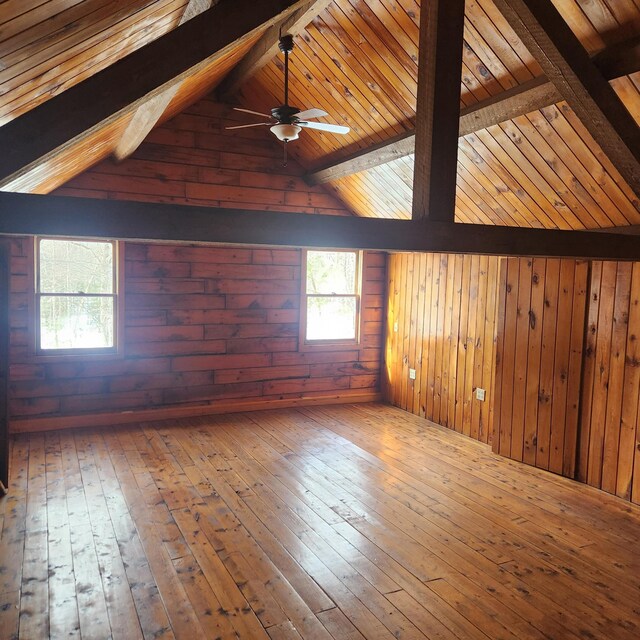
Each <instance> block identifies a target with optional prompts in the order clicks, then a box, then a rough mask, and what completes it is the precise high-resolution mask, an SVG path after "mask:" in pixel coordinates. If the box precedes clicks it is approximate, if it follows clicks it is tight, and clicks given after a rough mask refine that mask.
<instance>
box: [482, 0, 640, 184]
mask: <svg viewBox="0 0 640 640" xmlns="http://www.w3.org/2000/svg"><path fill="white" fill-rule="evenodd" d="M494 2H495V4H496V7H497V8H498V9H499V10H500V11H501V12H502V14H503V15H504V17H505V18H506V20H507V22H508V23H509V24H510V26H511V28H512V29H513V30H514V31H515V33H516V35H517V36H518V37H519V38H520V39H521V40H522V42H523V44H524V45H525V46H526V47H527V49H528V50H529V52H530V53H531V55H532V56H533V57H534V58H535V59H536V61H537V62H538V64H539V65H540V66H541V67H542V70H543V71H544V73H545V75H546V76H547V78H548V79H549V80H550V81H551V82H552V83H553V84H554V85H555V87H556V89H558V92H559V93H560V95H561V96H562V98H563V99H564V100H566V101H567V103H568V104H569V106H570V107H571V109H572V110H573V111H574V112H575V114H576V115H577V116H578V118H580V120H581V121H582V123H583V124H584V126H585V128H586V129H587V130H588V131H589V133H590V134H591V136H592V137H593V139H594V140H595V141H596V142H597V143H598V145H600V147H601V148H602V150H603V151H604V153H605V154H606V155H607V156H608V157H609V159H610V160H611V162H612V164H613V165H614V166H615V168H616V169H617V170H618V172H619V173H620V175H621V176H622V177H623V178H624V180H625V181H626V182H627V184H628V185H629V186H630V187H631V188H632V189H633V190H634V191H635V192H636V194H638V195H640V128H639V127H638V125H637V124H636V122H635V120H634V119H633V117H632V116H631V114H630V113H629V112H628V111H627V109H626V108H625V106H624V104H623V103H622V101H621V100H620V98H618V96H617V94H616V92H615V91H614V90H613V89H612V88H611V85H610V84H609V83H608V82H607V81H606V79H605V78H604V77H603V75H602V73H601V72H600V70H599V69H598V68H597V67H596V66H595V64H594V63H593V62H592V61H591V59H590V58H589V55H588V53H587V51H586V50H585V49H584V47H583V46H582V44H581V43H580V41H579V40H578V38H577V37H576V36H575V35H574V34H573V31H572V30H571V29H570V27H569V26H568V25H567V23H566V22H565V21H564V19H563V18H562V16H561V15H560V14H559V13H558V10H557V9H556V8H555V6H554V5H553V3H552V2H551V0H537V2H529V1H526V0H494Z"/></svg>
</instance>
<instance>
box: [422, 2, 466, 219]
mask: <svg viewBox="0 0 640 640" xmlns="http://www.w3.org/2000/svg"><path fill="white" fill-rule="evenodd" d="M425 9H426V11H425ZM463 34H464V0H429V2H428V3H427V4H426V7H425V5H424V4H423V5H422V10H421V11H420V50H419V54H418V86H417V89H416V91H417V106H416V132H415V133H416V138H415V147H416V151H415V165H414V171H413V207H412V213H411V217H412V219H413V220H420V219H423V218H429V219H430V220H442V221H446V222H453V220H454V215H455V208H456V173H457V159H458V127H459V121H460V75H461V69H462V46H463V42H464V38H463Z"/></svg>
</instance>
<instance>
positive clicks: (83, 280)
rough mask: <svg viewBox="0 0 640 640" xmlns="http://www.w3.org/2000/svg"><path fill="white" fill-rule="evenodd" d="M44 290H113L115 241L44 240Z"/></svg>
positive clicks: (42, 250)
mask: <svg viewBox="0 0 640 640" xmlns="http://www.w3.org/2000/svg"><path fill="white" fill-rule="evenodd" d="M40 291H41V292H42V293H113V245H112V244H111V243H110V242H88V241H79V240H45V239H43V240H40Z"/></svg>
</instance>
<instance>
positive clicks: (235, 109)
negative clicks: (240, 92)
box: [233, 107, 271, 118]
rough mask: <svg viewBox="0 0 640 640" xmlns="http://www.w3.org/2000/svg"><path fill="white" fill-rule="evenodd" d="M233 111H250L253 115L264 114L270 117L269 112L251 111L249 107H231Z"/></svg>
mask: <svg viewBox="0 0 640 640" xmlns="http://www.w3.org/2000/svg"><path fill="white" fill-rule="evenodd" d="M233 110H234V111H242V113H252V114H253V115H254V116H264V117H265V118H270V117H271V114H270V113H260V112H259V111H251V109H241V108H240V107H233Z"/></svg>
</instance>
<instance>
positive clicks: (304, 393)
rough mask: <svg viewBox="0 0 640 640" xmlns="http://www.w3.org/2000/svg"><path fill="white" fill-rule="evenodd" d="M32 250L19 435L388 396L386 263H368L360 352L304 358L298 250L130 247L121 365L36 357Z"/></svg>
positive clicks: (13, 383) (14, 400) (19, 242)
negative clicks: (99, 422) (103, 422)
mask: <svg viewBox="0 0 640 640" xmlns="http://www.w3.org/2000/svg"><path fill="white" fill-rule="evenodd" d="M31 242H32V239H30V238H24V239H14V240H13V241H12V256H11V268H12V275H11V320H10V333H11V337H10V339H11V345H10V415H11V424H12V428H13V429H14V430H18V429H25V428H26V429H32V428H48V427H59V426H65V425H67V424H71V425H73V424H96V421H95V419H94V418H87V416H94V417H95V416H96V415H98V416H100V415H103V416H107V418H108V420H109V421H113V420H114V419H115V416H116V414H119V412H123V411H126V412H131V411H133V412H136V411H155V412H156V413H155V414H152V415H149V416H147V417H157V418H161V417H170V416H172V415H181V414H182V415H189V412H190V410H192V409H194V408H195V409H196V411H195V412H196V413H197V412H198V411H199V409H198V408H202V409H203V410H202V411H199V412H200V413H205V412H206V411H208V410H211V409H216V408H218V407H223V408H226V410H233V409H234V407H237V406H240V407H245V408H258V407H260V406H263V407H265V408H267V407H269V406H270V403H271V405H273V401H285V402H289V403H290V404H295V402H296V401H300V399H301V398H305V399H314V398H315V399H318V400H319V399H324V400H325V401H333V400H337V399H343V398H344V399H351V400H354V401H355V400H358V399H373V398H374V397H375V396H376V394H377V392H378V391H379V388H380V364H381V355H382V351H381V348H382V338H383V328H382V327H383V313H384V312H383V308H384V302H385V300H384V296H383V291H384V287H385V279H386V272H385V256H384V254H381V253H375V252H367V253H366V254H365V258H364V277H363V278H364V282H363V299H362V314H363V330H362V336H361V341H360V345H359V346H358V347H354V348H352V349H348V350H335V349H331V348H329V347H327V348H325V349H320V350H314V351H301V350H300V348H299V342H298V338H299V330H300V326H299V306H300V286H301V283H300V274H301V256H302V252H301V251H300V250H298V249H286V250H271V249H263V248H246V247H243V248H218V247H216V248H211V247H203V246H186V245H181V246H179V245H165V244H163V245H150V244H137V243H126V244H125V247H124V249H125V282H124V289H125V330H124V331H125V335H124V336H123V339H124V349H123V352H124V353H123V356H122V357H118V358H113V359H102V360H101V359H100V358H90V357H85V356H82V357H77V356H75V357H66V358H53V357H52V358H49V359H47V358H37V357H34V356H33V355H30V352H31V341H32V339H33V338H32V336H30V334H29V326H30V317H29V316H30V312H31V311H32V309H31V307H30V289H31V282H32V281H33V274H32V261H31V260H30V259H29V244H30V243H31ZM71 417H74V418H76V419H75V420H72V419H70V418H71ZM119 417H120V418H121V417H122V415H121V414H119ZM143 417H144V416H143ZM107 418H105V419H107Z"/></svg>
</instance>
